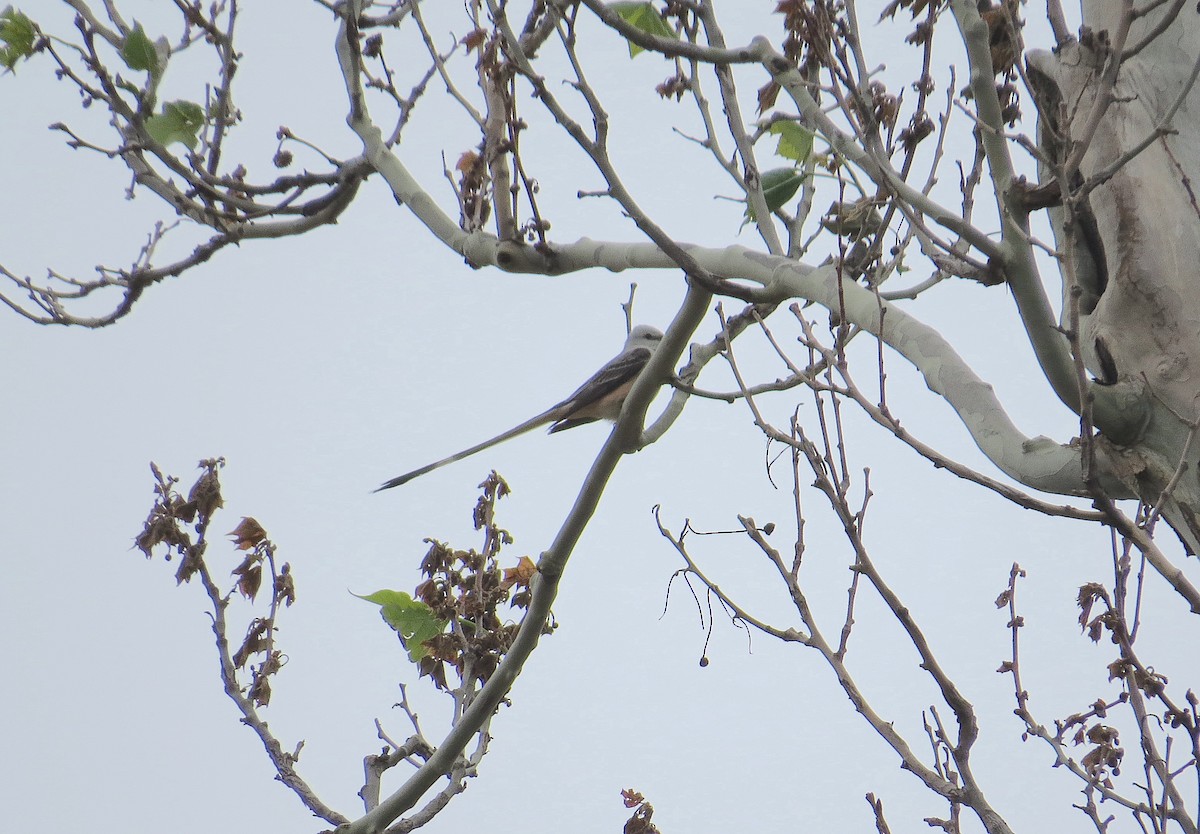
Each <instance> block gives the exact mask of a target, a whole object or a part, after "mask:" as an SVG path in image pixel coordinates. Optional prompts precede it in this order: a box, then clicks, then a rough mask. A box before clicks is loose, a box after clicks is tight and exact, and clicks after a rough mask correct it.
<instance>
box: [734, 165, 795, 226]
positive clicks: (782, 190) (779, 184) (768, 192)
mask: <svg viewBox="0 0 1200 834" xmlns="http://www.w3.org/2000/svg"><path fill="white" fill-rule="evenodd" d="M802 182H804V174H802V173H801V172H800V171H797V170H796V169H795V168H773V169H772V170H770V171H767V172H765V173H764V174H763V175H762V190H763V197H764V198H765V199H766V201H767V208H768V209H770V210H771V211H775V210H776V209H778V208H782V207H783V204H784V203H786V202H787V201H788V200H790V199H792V195H793V194H795V193H796V191H797V190H798V189H799V188H800V183H802ZM746 217H748V218H749V219H750V220H755V219H757V218H755V216H754V209H753V208H752V207H751V206H750V203H749V201H747V203H746Z"/></svg>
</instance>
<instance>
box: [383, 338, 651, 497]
mask: <svg viewBox="0 0 1200 834" xmlns="http://www.w3.org/2000/svg"><path fill="white" fill-rule="evenodd" d="M662 337H663V334H662V332H661V331H659V330H657V329H655V328H653V327H650V326H648V325H645V324H639V325H638V326H637V327H635V328H633V331H632V332H631V333H630V334H629V338H627V339H626V340H625V347H624V348H622V349H621V352H620V353H618V354H617V355H616V356H614V357H613V358H612V359H610V360H609V361H608V362H607V364H605V365H604V367H603V368H601V369H600V370H598V371H596V373H594V374H593V375H592V377H591V379H589V380H588V381H587V382H585V383H583V385H580V386H579V388H578V389H577V390H576V391H575V393H573V394H572V395H571V396H569V397H567V398H566V399H565V400H563V401H562V402H560V403H558V404H557V405H552V406H550V408H548V409H546V410H545V411H543V412H542V413H541V414H539V415H537V416H536V417H530V418H529V419H528V420H526V421H525V422H524V423H521V424H520V425H519V426H514V427H513V428H511V429H509V430H508V431H506V432H504V433H502V434H498V435H496V436H495V437H493V438H492V439H491V440H485V441H483V442H482V443H480V444H478V445H476V446H472V447H471V448H469V449H463V450H462V451H461V452H456V453H455V454H453V455H451V456H450V457H448V458H443V459H442V460H439V461H437V462H436V463H431V464H429V465H427V466H422V467H421V468H420V469H414V470H413V471H412V472H408V473H406V474H404V475H398V476H396V477H395V478H392V479H391V480H390V481H386V482H385V483H384V484H383V485H382V486H381V487H379V489H377V490H375V491H376V492H381V491H383V490H385V489H391V488H392V487H398V486H400V485H401V484H406V483H408V482H409V481H411V480H412V479H413V478H417V477H419V476H421V475H425V474H427V473H429V472H432V471H433V470H435V469H439V468H441V467H443V466H445V465H446V464H448V463H454V462H455V461H458V460H462V459H463V458H466V457H470V456H471V455H473V454H475V453H476V452H482V451H483V450H484V449H489V448H491V447H492V446H495V445H497V444H498V443H503V442H504V441H505V440H510V439H511V438H514V437H516V436H517V435H519V434H524V433H525V432H527V431H530V430H532V429H536V428H537V427H538V426H544V425H546V424H547V423H552V424H553V425H551V426H550V433H551V434H553V433H554V432H556V431H563V430H564V429H573V428H575V427H576V426H582V425H583V424H584V423H592V422H595V421H596V420H614V421H615V420H616V419H617V418H618V417H620V416H621V406H623V405H624V404H625V398H626V397H627V396H628V395H629V389H631V388H632V387H633V383H634V382H635V381H637V378H638V374H640V373H641V372H642V368H644V367H646V363H647V362H649V361H650V357H651V356H653V355H654V351H655V350H656V349H657V348H658V345H659V343H660V342H662Z"/></svg>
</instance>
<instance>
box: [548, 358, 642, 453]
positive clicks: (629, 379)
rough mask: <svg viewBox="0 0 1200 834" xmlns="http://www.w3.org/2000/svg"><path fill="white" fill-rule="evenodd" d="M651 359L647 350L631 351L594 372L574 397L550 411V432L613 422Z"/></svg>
mask: <svg viewBox="0 0 1200 834" xmlns="http://www.w3.org/2000/svg"><path fill="white" fill-rule="evenodd" d="M651 355H652V354H651V351H650V350H649V349H648V348H644V347H639V348H634V349H633V350H628V351H625V352H624V353H622V354H621V355H620V356H617V357H616V358H614V359H613V360H612V361H611V362H609V363H608V364H607V365H605V366H604V367H603V368H601V369H600V370H598V371H596V373H595V374H593V375H592V376H591V378H590V379H588V381H587V382H585V383H583V385H580V386H579V388H578V389H577V390H576V391H575V393H573V394H571V396H569V397H567V398H566V399H565V400H563V401H562V402H561V403H559V404H558V405H556V406H555V407H554V408H552V409H550V412H551V414H553V415H554V420H555V423H554V425H553V426H551V428H550V432H551V433H554V432H556V431H563V430H564V429H573V428H575V427H576V426H582V425H583V424H584V423H591V422H594V421H596V420H615V419H617V417H619V416H620V415H621V406H622V405H623V404H624V403H625V397H626V396H628V394H629V389H630V388H632V387H633V383H634V382H635V381H636V380H637V378H638V374H640V373H641V372H642V368H645V367H646V363H647V362H649V361H650V356H651Z"/></svg>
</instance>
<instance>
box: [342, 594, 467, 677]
mask: <svg viewBox="0 0 1200 834" xmlns="http://www.w3.org/2000/svg"><path fill="white" fill-rule="evenodd" d="M354 596H356V597H358V598H359V599H365V600H366V601H367V602H373V603H375V604H376V605H378V606H379V613H380V614H382V615H383V619H384V620H385V621H386V622H387V624H388V625H390V626H391V627H392V628H394V629H395V630H396V632H397V633H398V634H399V635H400V639H401V641H403V643H404V648H406V649H407V650H408V656H409V659H411V660H412V662H413V663H417V662H418V661H420V660H421V658H423V657H425V655H427V654H429V649H427V648H425V641H426V640H429V639H432V638H434V637H437V636H438V635H439V634H441V633H442V632H443V631H445V630H446V621H445V620H439V619H438V618H437V617H435V616H434V615H433V609H432V608H430V607H429V606H428V605H426V604H425V603H423V602H420V601H419V600H415V599H413V598H412V597H410V596H409V595H408V594H406V593H404V592H403V591H388V590H382V591H376V592H375V593H373V594H370V595H368V596H361V595H359V594H355V595H354Z"/></svg>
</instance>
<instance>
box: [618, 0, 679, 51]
mask: <svg viewBox="0 0 1200 834" xmlns="http://www.w3.org/2000/svg"><path fill="white" fill-rule="evenodd" d="M608 7H609V8H610V9H612V10H613V11H614V12H616V13H617V15H618V16H620V18H621V20H624V21H625V22H626V23H628V24H629V25H630V26H633V27H635V28H637V29H641V30H642V31H643V32H645V33H646V34H647V35H657V36H658V37H660V38H672V39H673V40H678V39H679V36H678V35H676V34H675V30H674V29H672V28H671V27H670V26H668V25H667V22H666V21H665V20H663V19H662V16H661V15H660V14H659V13H658V10H657V9H655V8H654V4H653V3H644V2H636V0H635V2H622V3H609V4H608ZM645 51H646V50H644V49H642V48H641V47H640V46H638V45H637V44H635V43H634V42H633V41H630V42H629V57H630V58H634V57H637V54H638V53H639V52H645Z"/></svg>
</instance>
